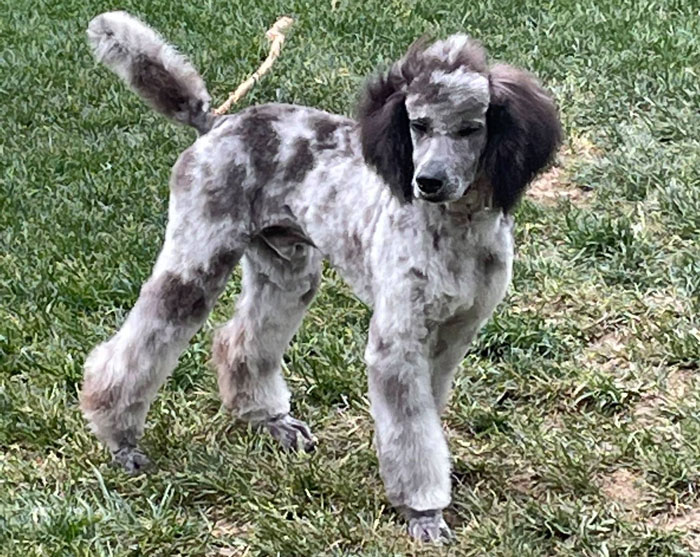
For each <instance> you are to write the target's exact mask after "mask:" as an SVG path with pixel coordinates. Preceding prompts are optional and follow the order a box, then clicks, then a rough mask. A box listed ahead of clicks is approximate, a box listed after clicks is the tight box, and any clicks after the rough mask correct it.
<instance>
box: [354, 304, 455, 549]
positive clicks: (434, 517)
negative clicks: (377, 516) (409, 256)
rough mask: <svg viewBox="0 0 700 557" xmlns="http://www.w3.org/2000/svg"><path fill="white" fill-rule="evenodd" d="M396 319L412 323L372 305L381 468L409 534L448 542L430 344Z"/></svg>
mask: <svg viewBox="0 0 700 557" xmlns="http://www.w3.org/2000/svg"><path fill="white" fill-rule="evenodd" d="M400 323H403V324H404V325H405V326H406V327H408V328H409V329H410V328H411V327H413V325H411V324H408V323H409V322H408V321H406V320H403V319H400V318H397V317H396V316H395V315H392V314H391V313H390V312H387V311H386V310H385V309H383V308H382V307H381V304H380V305H379V306H378V307H376V308H375V313H374V316H373V317H372V323H371V325H370V334H369V340H368V343H367V350H366V352H365V358H366V361H367V368H368V374H369V397H370V401H371V410H372V416H373V418H374V422H375V438H376V443H377V454H378V456H379V465H380V471H381V474H382V478H383V480H384V486H385V488H386V492H387V496H388V497H389V500H390V501H391V503H392V504H393V505H394V506H396V507H397V508H399V509H401V510H402V511H403V512H404V514H405V515H406V517H407V518H408V520H409V526H410V530H409V531H410V533H411V534H412V535H414V537H417V538H420V539H426V536H427V538H430V539H433V541H447V539H448V538H449V529H448V528H447V526H446V525H445V523H444V521H442V509H444V508H445V507H446V506H447V505H448V504H449V503H450V461H449V458H450V455H449V450H448V448H447V442H446V441H445V436H444V434H443V431H442V426H441V424H440V417H439V415H438V410H437V407H436V405H435V400H434V397H433V391H432V386H431V378H430V365H429V360H428V357H429V355H428V353H427V352H428V347H427V346H426V345H425V343H424V341H423V340H420V339H421V338H423V337H424V335H425V332H424V331H425V330H424V327H421V325H420V324H417V327H416V330H415V331H414V330H405V329H404V330H399V327H401V325H400ZM420 329H423V330H422V331H420ZM414 523H415V524H414ZM428 523H430V524H428ZM431 525H432V526H435V528H432V526H431ZM428 526H430V528H429V527H428ZM428 531H429V533H427V534H426V533H425V532H428Z"/></svg>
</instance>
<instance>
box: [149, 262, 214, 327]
mask: <svg viewBox="0 0 700 557" xmlns="http://www.w3.org/2000/svg"><path fill="white" fill-rule="evenodd" d="M158 296H159V300H158V301H159V308H160V310H161V312H162V315H163V318H164V319H166V320H167V321H171V322H175V323H181V322H183V321H189V320H197V321H199V320H201V319H204V317H206V315H207V311H208V308H207V293H206V292H205V291H204V288H202V286H201V285H199V284H197V283H196V282H195V281H185V280H183V279H182V277H179V276H178V275H176V274H174V273H171V272H167V273H165V275H164V276H163V278H162V279H161V281H160V284H159V285H158Z"/></svg>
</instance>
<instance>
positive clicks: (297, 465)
mask: <svg viewBox="0 0 700 557" xmlns="http://www.w3.org/2000/svg"><path fill="white" fill-rule="evenodd" d="M119 6H120V7H121V8H123V9H127V10H129V11H132V12H134V13H137V14H139V15H140V16H142V17H144V18H145V19H146V20H147V21H148V22H150V23H151V24H153V25H154V26H156V27H157V28H159V29H161V30H162V31H163V33H164V34H165V35H166V36H168V37H169V38H170V40H171V41H173V42H174V43H175V44H177V45H179V46H180V47H181V49H182V50H183V51H184V52H185V53H187V54H188V55H190V56H191V57H192V58H193V60H194V61H195V64H196V65H197V66H198V67H199V68H201V70H202V72H203V74H204V76H205V79H206V81H207V83H208V85H209V90H210V91H211V92H212V93H213V94H214V96H215V97H216V99H217V100H223V98H224V97H225V94H226V93H227V92H228V91H229V90H230V89H231V88H232V86H234V85H235V84H237V83H238V82H240V81H241V80H242V79H243V78H244V77H245V76H246V75H247V74H248V73H249V72H250V71H251V70H252V69H253V68H255V67H257V64H258V63H259V61H260V60H261V58H262V57H263V56H264V55H265V50H266V45H265V40H264V38H262V32H263V30H264V29H266V28H267V26H268V25H269V24H270V23H271V22H272V21H274V20H275V18H276V17H277V16H278V15H280V14H283V13H291V14H293V15H296V16H298V18H299V23H298V25H297V26H296V27H295V29H294V32H293V35H292V36H291V37H290V39H289V41H288V43H287V45H286V46H285V50H284V53H283V56H282V58H281V59H280V61H279V62H278V63H277V65H276V66H275V68H274V70H273V72H272V74H271V75H269V76H267V77H266V78H265V80H264V81H263V82H262V83H261V84H260V85H259V86H257V87H256V88H255V89H254V91H253V92H252V94H251V96H250V97H249V98H247V99H246V103H254V102H265V101H285V102H297V103H303V104H310V105H314V106H317V107H320V108H324V109H328V110H332V111H335V112H342V113H351V111H352V106H353V104H354V101H355V98H356V94H357V91H358V89H359V87H360V85H361V83H362V80H363V77H364V76H365V75H366V74H368V73H369V72H370V71H371V70H372V69H373V68H374V67H376V66H377V65H378V64H380V63H382V62H384V61H386V60H388V59H392V58H394V57H397V56H398V55H400V54H401V52H402V51H403V50H404V49H405V47H406V46H407V45H408V44H409V43H410V42H411V41H412V40H413V39H414V38H415V37H417V36H419V35H421V34H423V33H425V32H428V33H431V34H434V35H446V34H448V33H451V32H455V31H467V32H469V33H470V34H473V35H475V36H477V37H479V38H480V39H481V40H483V42H484V43H485V44H486V45H487V46H488V48H489V50H490V52H491V56H492V58H494V59H502V60H507V61H509V62H511V63H514V64H517V65H521V66H524V67H526V68H529V69H530V70H532V71H534V72H535V73H537V74H538V75H539V76H540V77H541V78H542V79H543V80H544V81H545V82H546V83H547V84H548V85H549V86H550V87H551V89H552V90H553V91H554V93H555V95H556V97H557V99H558V102H559V105H560V108H561V113H562V118H563V121H564V126H565V128H566V132H567V144H566V146H565V147H566V149H567V153H568V154H567V155H566V156H565V157H564V156H562V166H561V168H559V169H556V170H555V171H554V174H550V175H549V177H548V179H549V180H550V181H549V182H545V183H544V184H545V185H546V188H545V189H546V190H547V192H548V195H547V196H543V195H533V196H531V197H529V198H527V199H526V200H525V201H524V203H523V204H522V205H521V207H520V208H519V209H518V213H517V220H518V226H517V244H518V246H519V253H518V259H517V262H516V265H515V276H514V280H513V284H512V287H511V289H510V292H509V295H508V298H507V301H506V303H503V304H502V305H501V306H500V307H499V309H498V310H497V313H496V315H495V316H494V318H493V320H492V321H490V323H489V324H488V325H487V326H486V327H485V329H484V330H483V331H482V333H481V334H480V335H479V337H478V339H477V341H476V343H475V345H474V347H473V350H472V351H471V352H470V354H469V355H468V356H467V358H466V360H465V361H464V363H463V366H462V367H463V369H462V371H461V372H460V374H459V376H458V379H457V381H456V385H455V389H454V395H453V398H452V403H451V406H450V410H449V412H448V414H447V416H446V418H445V424H446V428H447V430H448V432H449V439H450V445H451V448H452V451H453V455H454V472H453V481H454V502H453V504H452V506H451V507H450V509H449V511H448V521H449V522H450V523H451V525H452V526H453V527H454V530H455V532H456V534H457V543H456V544H455V545H454V546H452V547H450V548H447V549H443V550H437V549H435V548H431V547H421V546H418V545H413V544H411V543H410V542H409V541H408V539H407V538H406V537H405V536H404V535H403V526H402V523H401V521H400V520H398V518H397V516H396V515H395V514H394V512H393V511H392V510H391V509H390V508H388V505H387V503H386V500H385V498H384V495H383V492H382V486H381V482H380V479H379V475H378V470H377V463H376V457H375V455H374V448H373V446H372V442H371V420H370V418H369V414H368V403H367V398H366V396H365V378H364V369H363V364H362V360H361V355H362V351H363V345H364V339H365V333H366V330H367V324H368V317H369V315H368V310H367V308H365V307H363V306H362V305H361V304H359V303H358V302H357V301H355V299H354V298H353V297H352V295H351V294H350V292H349V291H348V289H347V288H346V287H345V286H344V285H343V283H342V282H341V281H340V280H339V278H338V277H337V276H336V275H335V274H334V273H333V272H332V271H330V270H329V271H328V272H327V273H326V277H325V281H324V287H323V289H322V291H321V293H320V295H319V297H318V299H317V300H316V302H315V303H314V305H313V306H312V308H311V311H310V313H309V316H308V318H307V320H306V321H305V323H304V325H303V328H302V329H301V330H300V331H299V333H298V334H297V336H296V338H295V340H294V341H293V343H292V346H291V348H290V350H289V353H288V355H287V357H286V366H287V368H288V377H289V381H290V384H291V386H292V388H293V391H294V405H295V411H296V413H297V414H298V415H299V416H300V417H304V418H306V419H308V420H309V422H310V423H311V425H312V426H313V428H314V431H315V433H316V435H317V436H318V437H319V440H320V447H319V450H318V451H317V453H315V454H314V455H312V456H306V455H286V454H282V453H280V452H279V451H278V450H277V449H276V448H275V447H274V446H273V445H272V443H271V442H270V441H269V440H267V439H265V438H261V437H258V436H255V435H253V434H252V433H251V432H249V431H247V430H246V429H245V428H242V427H240V426H239V425H237V424H235V423H233V421H232V420H231V418H230V417H229V416H227V415H226V413H225V412H223V411H222V410H221V408H220V404H219V400H218V397H217V394H216V387H215V379H214V376H213V373H212V372H211V369H210V367H209V365H208V358H209V356H208V349H209V345H210V341H211V334H212V330H213V327H214V326H215V324H217V323H222V322H223V321H224V320H225V319H226V318H227V316H229V315H230V313H231V312H232V310H233V303H234V299H235V296H236V293H237V290H238V282H237V280H234V281H232V283H231V285H230V288H229V289H228V290H227V292H226V293H225V295H224V296H223V297H222V299H221V301H220V303H219V304H218V306H217V309H216V310H215V312H214V315H213V316H212V318H211V319H210V321H209V322H208V323H207V325H206V326H205V327H204V329H203V330H202V331H201V332H200V333H199V334H198V335H197V336H196V337H195V339H194V340H193V342H192V344H191V346H190V348H189V350H188V351H187V352H186V353H185V354H184V355H183V357H182V359H181V361H180V364H179V366H178V368H177V370H176V371H175V373H174V375H173V376H172V378H171V379H170V381H169V382H168V383H167V385H166V386H165V387H164V388H163V389H162V392H161V393H160V396H159V397H158V399H157V400H156V402H155V403H154V405H153V408H152V410H151V413H150V415H149V420H148V429H147V432H146V435H145V439H144V447H145V449H146V450H147V452H148V453H149V454H150V455H151V457H152V458H153V459H154V461H155V464H156V469H155V471H154V472H153V473H152V474H150V475H148V476H142V477H135V478H127V477H125V475H124V474H123V473H121V472H120V471H118V470H114V469H112V468H111V467H110V466H109V464H108V455H107V454H106V451H105V450H104V449H103V448H102V447H100V446H99V445H98V443H97V442H96V441H95V439H94V438H93V437H92V436H91V435H90V434H88V432H87V431H86V428H85V424H84V422H83V420H82V418H81V416H80V414H79V412H78V409H77V403H76V401H77V391H78V388H79V385H80V381H81V375H82V372H81V366H82V362H83V360H84V357H85V354H86V353H87V351H88V350H89V349H90V348H91V347H92V346H93V345H94V344H96V343H97V342H99V341H101V340H104V339H105V338H107V337H108V336H109V335H110V334H111V333H113V332H114V331H115V329H116V328H117V327H118V326H119V324H120V323H121V321H122V320H123V319H124V317H125V314H126V312H127V311H128V309H129V307H130V305H131V304H132V303H133V302H134V300H135V299H136V296H137V294H138V290H139V286H140V284H141V282H142V281H143V280H144V279H145V278H146V277H147V276H148V274H149V270H150V266H151V263H152V261H153V260H154V258H155V255H156V253H157V250H158V247H159V244H160V242H161V239H162V237H163V232H164V226H165V219H166V207H167V192H168V189H167V179H168V174H169V168H170V166H171V165H172V163H173V162H174V160H175V158H176V156H177V154H178V153H179V152H180V151H181V150H182V149H183V148H184V147H185V146H186V145H188V143H189V142H190V141H191V140H192V135H191V132H190V131H188V130H185V129H182V128H176V127H174V126H172V125H171V124H169V123H167V122H165V121H164V120H163V119H161V118H160V117H158V116H156V115H154V114H153V113H152V112H151V111H149V110H148V109H146V108H144V107H143V106H141V104H140V102H139V101H138V100H137V99H136V97H135V96H134V95H132V94H131V93H129V92H127V91H126V90H125V89H124V87H123V86H122V85H121V84H119V83H118V81H117V80H116V78H115V77H114V76H112V75H111V74H109V72H108V71H107V70H105V69H104V68H100V67H96V66H95V64H94V62H93V61H92V60H91V57H90V54H89V52H88V49H87V47H86V44H85V40H84V29H85V27H86V24H87V22H88V20H89V19H90V17H91V16H93V15H95V14H97V13H99V12H101V11H104V10H107V9H113V7H114V6H113V5H112V4H107V3H103V2H93V1H88V2H85V1H81V2H78V1H77V0H65V1H63V2H46V1H45V0H43V1H42V0H38V1H34V2H29V1H28V0H15V1H14V2H8V1H4V2H2V11H3V13H5V14H6V15H5V17H3V19H2V21H1V22H0V33H1V36H2V41H1V43H0V67H2V69H3V70H2V73H3V77H2V80H0V91H1V92H2V97H3V109H2V110H3V118H2V122H3V126H2V131H0V170H1V173H0V240H1V243H2V246H3V249H2V250H1V251H0V299H1V300H2V304H1V305H0V447H2V452H0V555H3V556H17V555H27V556H34V555H37V556H38V555H47V556H49V555H50V556H54V555H284V556H288V555H404V554H417V555H436V554H438V553H441V554H445V555H495V556H500V555H503V556H507V555H519V556H542V555H547V556H550V555H551V556H556V555H600V556H608V555H692V554H698V552H700V497H699V496H698V488H699V487H700V468H699V464H700V454H699V453H700V420H699V417H698V416H699V408H700V406H699V405H700V395H699V394H698V392H699V391H698V386H699V383H698V379H697V378H696V372H697V370H698V361H699V360H700V332H699V326H698V322H697V321H696V318H697V317H696V316H697V312H698V309H699V308H698V306H699V304H698V301H699V300H698V292H700V253H699V249H698V246H700V234H699V230H700V220H699V219H700V142H699V141H698V138H699V137H700V114H699V113H698V110H697V109H698V105H697V99H698V98H700V79H699V76H698V68H699V67H700V54H699V53H700V49H699V48H698V47H699V44H698V42H699V41H698V37H700V19H698V17H697V16H698V14H697V9H696V8H694V7H693V3H692V2H682V1H676V0H642V1H640V2H630V1H628V0H598V1H594V0H575V1H574V0H561V1H557V2H554V1H549V2H547V1H545V2H541V1H538V2H535V1H533V0H524V1H516V0H505V1H502V2H495V1H494V0H484V1H483V2H469V3H467V4H465V3H464V2H456V1H450V2H443V3H436V2H432V1H427V0H425V1H424V0H419V1H415V2H411V1H401V0H382V1H379V0H366V1H365V2H350V1H348V0H337V1H336V0H334V1H328V2H322V3H316V2H309V1H307V0H291V1H289V2H281V1H279V0H271V1H269V2H264V3H261V2H252V1H250V0H243V1H242V2H224V1H221V0H209V1H206V2H198V3H194V2H192V3H175V2H166V1H164V0H154V1H153V2H134V1H132V0H124V1H123V2H122V3H121V4H120V5H119ZM533 191H535V190H533Z"/></svg>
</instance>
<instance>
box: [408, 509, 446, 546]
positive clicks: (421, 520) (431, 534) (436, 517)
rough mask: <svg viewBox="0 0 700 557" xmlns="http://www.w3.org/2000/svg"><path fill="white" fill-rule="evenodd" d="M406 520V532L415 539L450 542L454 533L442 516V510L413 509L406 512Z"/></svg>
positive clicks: (441, 542)
mask: <svg viewBox="0 0 700 557" xmlns="http://www.w3.org/2000/svg"><path fill="white" fill-rule="evenodd" d="M406 519H407V520H408V533H409V534H410V535H411V537H412V538H413V539H415V540H418V541H421V542H432V543H437V544H443V543H450V542H451V541H453V539H454V535H453V534H452V531H451V530H450V527H449V526H447V523H446V522H445V519H444V518H442V511H441V510H436V511H414V510H410V509H409V510H408V511H407V512H406Z"/></svg>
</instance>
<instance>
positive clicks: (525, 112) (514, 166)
mask: <svg viewBox="0 0 700 557" xmlns="http://www.w3.org/2000/svg"><path fill="white" fill-rule="evenodd" d="M489 82H490V88H491V103H490V105H489V108H488V111H487V112H486V126H487V130H488V142H487V144H486V150H485V151H484V155H483V159H482V160H483V170H484V172H485V174H486V176H487V177H488V178H490V180H491V186H492V188H493V196H494V204H495V205H496V206H497V207H500V208H502V209H503V210H504V211H506V212H508V211H510V210H511V209H512V208H513V206H514V205H515V204H516V203H517V202H518V200H519V199H520V196H521V195H522V194H523V192H524V191H525V187H526V186H527V185H528V184H529V183H530V181H531V180H532V179H533V178H534V177H535V175H536V174H537V173H538V172H539V171H540V170H542V169H543V168H544V167H545V166H546V165H547V164H548V163H549V162H550V161H551V159H552V157H553V156H554V153H555V152H556V150H557V148H558V147H559V143H560V142H561V137H562V131H561V125H560V123H559V116H558V114H557V109H556V107H555V106H554V102H553V101H552V98H551V97H550V96H549V95H548V94H547V92H546V91H545V90H544V89H543V88H542V86H540V85H539V83H537V81H536V80H535V78H534V77H533V76H532V75H530V74H529V73H527V72H525V71H523V70H519V69H517V68H513V67H511V66H507V65H504V64H497V65H495V66H493V67H492V68H491V71H490V75H489Z"/></svg>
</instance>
